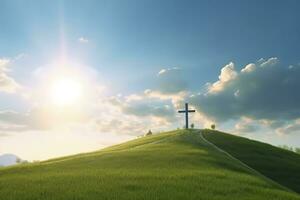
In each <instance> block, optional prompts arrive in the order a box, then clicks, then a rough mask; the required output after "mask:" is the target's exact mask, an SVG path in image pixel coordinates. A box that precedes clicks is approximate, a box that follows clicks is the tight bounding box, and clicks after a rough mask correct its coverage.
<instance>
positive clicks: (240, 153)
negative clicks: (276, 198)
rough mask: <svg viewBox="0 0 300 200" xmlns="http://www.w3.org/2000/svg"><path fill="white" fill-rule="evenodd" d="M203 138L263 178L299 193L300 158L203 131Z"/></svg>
mask: <svg viewBox="0 0 300 200" xmlns="http://www.w3.org/2000/svg"><path fill="white" fill-rule="evenodd" d="M203 135H204V137H205V138H206V139H207V140H208V141H210V142H212V143H214V144H215V145H216V146H218V147H219V148H221V149H223V150H225V151H226V152H228V153H230V154H231V155H232V156H234V157H235V158H238V159H239V160H241V161H242V162H244V163H245V164H247V165H248V166H250V167H252V168H253V169H255V170H256V171H258V172H260V173H261V174H263V175H264V176H267V177H268V178H270V179H272V180H274V181H276V182H277V183H279V184H281V185H284V186H286V187H288V188H290V189H292V190H294V191H296V192H298V193H300V155H299V154H296V153H294V152H292V151H288V150H285V149H281V148H278V147H274V146H272V145H269V144H265V143H262V142H257V141H254V140H250V139H246V138H243V137H237V136H233V135H230V134H226V133H222V132H218V131H212V130H204V131H203Z"/></svg>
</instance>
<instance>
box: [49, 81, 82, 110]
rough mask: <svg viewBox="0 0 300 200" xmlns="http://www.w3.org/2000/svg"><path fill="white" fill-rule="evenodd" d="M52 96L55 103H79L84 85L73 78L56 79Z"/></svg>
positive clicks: (62, 104) (61, 104) (66, 104)
mask: <svg viewBox="0 0 300 200" xmlns="http://www.w3.org/2000/svg"><path fill="white" fill-rule="evenodd" d="M50 96H51V99H52V102H53V103H54V104H55V105H58V106H69V105H73V104H75V103H78V102H79V100H80V98H81V96H82V85H81V83H80V82H79V81H76V80H74V79H72V78H63V79H58V80H55V81H53V83H52V87H51V93H50Z"/></svg>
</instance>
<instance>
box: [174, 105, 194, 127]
mask: <svg viewBox="0 0 300 200" xmlns="http://www.w3.org/2000/svg"><path fill="white" fill-rule="evenodd" d="M189 112H196V110H189V104H188V103H185V110H179V111H178V113H185V128H186V129H188V128H189Z"/></svg>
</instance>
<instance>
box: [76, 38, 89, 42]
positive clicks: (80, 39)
mask: <svg viewBox="0 0 300 200" xmlns="http://www.w3.org/2000/svg"><path fill="white" fill-rule="evenodd" d="M78 42H80V43H89V39H88V38H85V37H80V38H78Z"/></svg>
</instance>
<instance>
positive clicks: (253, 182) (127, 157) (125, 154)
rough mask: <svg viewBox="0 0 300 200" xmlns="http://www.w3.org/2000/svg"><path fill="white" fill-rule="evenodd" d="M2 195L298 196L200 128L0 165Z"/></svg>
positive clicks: (130, 197)
mask: <svg viewBox="0 0 300 200" xmlns="http://www.w3.org/2000/svg"><path fill="white" fill-rule="evenodd" d="M204 135H205V137H207V138H208V134H206V133H205V134H204ZM210 139H211V138H210ZM282 151H283V150H282ZM271 169H272V168H271ZM271 169H270V170H271ZM298 171H299V170H298ZM2 197H5V199H6V200H13V199H22V200H26V199H28V200H29V199H30V200H33V199H61V200H68V199H128V200H134V199H197V200H201V199H202V200H207V199H209V200H220V199H230V200H231V199H249V200H250V199H251V200H253V199H258V200H259V199H264V200H265V199H272V200H276V199H284V200H289V199H291V200H292V199H300V197H299V195H298V194H296V193H294V192H291V191H289V189H286V188H285V187H282V186H280V185H278V184H276V183H274V182H273V181H271V180H269V179H267V178H265V177H264V176H260V175H259V174H257V173H255V172H254V171H253V170H250V169H249V168H247V167H245V166H244V165H242V164H241V163H240V162H239V161H237V160H235V159H233V158H232V157H230V156H228V155H226V154H224V153H223V152H220V151H218V150H217V149H216V148H215V147H213V146H211V145H210V144H209V143H207V142H206V140H205V139H204V138H203V137H202V135H201V134H200V132H199V130H190V131H185V130H180V131H173V132H167V133H163V134H157V135H153V136H148V137H144V138H140V139H136V140H133V141H130V142H127V143H123V144H120V145H116V146H113V147H110V148H106V149H104V150H101V151H98V152H92V153H88V154H81V155H75V156H70V157H64V158H59V159H53V160H49V161H45V162H41V163H34V164H24V165H19V166H13V167H7V168H4V169H0V199H1V198H2Z"/></svg>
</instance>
